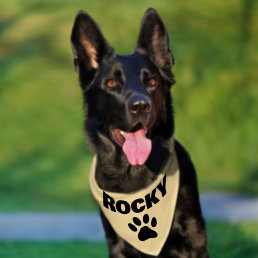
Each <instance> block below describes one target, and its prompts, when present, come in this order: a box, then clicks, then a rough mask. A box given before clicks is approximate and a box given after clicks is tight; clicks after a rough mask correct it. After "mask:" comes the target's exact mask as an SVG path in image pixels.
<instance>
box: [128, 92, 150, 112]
mask: <svg viewBox="0 0 258 258" xmlns="http://www.w3.org/2000/svg"><path fill="white" fill-rule="evenodd" d="M129 109H130V111H131V113H133V114H144V113H148V112H150V111H151V102H150V100H149V99H148V98H147V97H145V96H135V97H133V98H132V99H131V100H130V102H129Z"/></svg>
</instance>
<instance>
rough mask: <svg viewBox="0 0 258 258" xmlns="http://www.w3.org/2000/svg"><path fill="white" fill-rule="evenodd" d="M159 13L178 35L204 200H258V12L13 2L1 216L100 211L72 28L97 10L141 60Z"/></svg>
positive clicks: (118, 45) (0, 87)
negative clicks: (227, 196) (148, 27)
mask: <svg viewBox="0 0 258 258" xmlns="http://www.w3.org/2000/svg"><path fill="white" fill-rule="evenodd" d="M250 3H251V8H250V6H249V4H250ZM150 6H153V7H154V8H156V9H158V11H159V12H160V14H161V16H162V18H163V19H164V22H165V23H166V26H167V28H168V32H169V35H170V42H171V48H172V50H173V53H174V56H175V59H176V65H175V68H174V73H175V75H176V80H177V84H176V85H175V86H174V87H173V89H172V94H173V96H174V108H175V122H176V137H177V138H178V139H179V140H180V141H181V142H182V144H183V145H184V146H185V147H186V148H187V149H188V151H189V152H190V153H191V156H192V159H193V161H194V164H195V166H196V168H197V171H198V176H199V185H200V189H201V191H208V190H227V191H241V192H244V193H247V194H252V195H256V196H257V195H258V163H257V157H258V149H257V145H258V137H257V128H258V120H257V117H258V102H257V97H258V90H257V89H258V88H257V87H256V86H257V82H258V77H257V69H256V67H257V64H258V47H257V46H258V38H257V33H256V32H257V30H258V22H257V19H258V15H257V13H258V4H257V2H255V1H252V0H248V1H239V0H229V1H222V0H218V1H216V2H213V1H204V0H197V1H195V2H194V3H193V1H190V0H185V1H177V2H174V1H170V0H163V1H154V0H143V1H140V2H139V1H136V0H132V1H125V0H121V1H119V2H117V1H114V0H111V1H90V0H88V1H85V0H83V1H82V0H77V1H74V2H71V1H68V0H64V1H61V0H56V1H50V0H47V1H32V0H26V1H19V0H12V1H4V2H2V3H1V10H0V35H1V41H0V126H1V127H0V128H1V129H0V210H92V209H95V206H94V202H93V199H92V197H91V196H90V194H89V189H88V183H87V178H88V170H89V166H90V160H91V157H92V154H91V153H90V152H89V151H88V149H87V147H86V146H85V139H84V136H83V111H82V97H81V92H80V89H79V86H78V83H77V75H76V74H75V72H74V69H73V65H72V58H73V57H72V51H71V48H70V42H69V36H70V32H71V27H72V24H73V20H74V17H75V14H76V12H77V11H78V10H79V9H84V10H87V11H88V12H89V13H90V14H91V15H92V16H93V17H94V18H95V19H96V20H97V21H98V23H99V25H100V27H101V28H102V30H103V32H104V34H105V35H106V37H107V39H108V40H109V42H110V44H111V45H113V46H114V47H115V49H116V51H117V52H118V53H120V54H127V53H131V52H132V50H133V48H134V45H135V40H136V38H137V33H138V29H139V23H140V19H141V17H142V15H143V13H144V11H145V10H146V9H147V8H148V7H150ZM246 13H247V17H251V18H250V19H247V18H245V15H246Z"/></svg>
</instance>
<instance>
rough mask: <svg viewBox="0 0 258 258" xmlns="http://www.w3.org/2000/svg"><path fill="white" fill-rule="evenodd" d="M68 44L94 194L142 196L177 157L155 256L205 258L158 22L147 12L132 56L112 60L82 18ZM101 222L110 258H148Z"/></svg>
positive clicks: (194, 181) (203, 233)
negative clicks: (168, 219)
mask: <svg viewBox="0 0 258 258" xmlns="http://www.w3.org/2000/svg"><path fill="white" fill-rule="evenodd" d="M71 42H72V48H73V53H74V65H75V69H76V71H77V72H78V74H79V80H80V85H81V88H82V92H83V97H84V104H85V110H86V121H85V130H86V134H87V136H88V140H89V142H90V144H91V147H92V149H93V151H94V152H95V153H96V155H97V166H96V181H97V183H98V185H99V187H100V188H101V189H103V190H105V191H110V192H117V193H131V192H134V191H137V190H140V189H143V188H145V187H147V186H148V185H150V184H151V183H152V182H153V181H154V180H155V179H156V178H157V176H158V175H159V173H160V171H161V170H162V168H163V167H164V165H165V164H166V162H167V160H168V157H169V155H170V153H172V152H173V151H174V150H175V151H176V155H177V159H178V164H179V169H180V181H179V191H178V198H177V203H176V210H175V214H174V219H173V223H172V226H171V228H170V232H169V234H168V237H167V240H166V242H165V244H164V246H163V248H162V250H161V252H160V254H159V256H158V257H163V258H168V257H180V258H183V257H208V253H207V248H206V245H207V236H206V231H205V223H204V220H203V217H202V213H201V208H200V202H199V195H198V189H197V179H196V173H195V169H194V167H193V164H192V162H191V160H190V157H189V155H188V153H187V152H186V151H185V150H184V148H183V147H182V146H181V145H180V144H179V143H178V142H177V141H175V140H174V138H173V133H174V119H173V110H172V100H171V95H170V88H171V85H173V84H174V83H175V81H174V76H173V74H172V72H171V68H172V65H173V63H174V59H173V56H172V54H171V51H170V49H169V41H168V34H167V31H166V28H165V26H164V24H163V22H162V20H161V18H160V16H159V15H158V13H157V12H156V11H155V10H154V9H149V10H147V12H146V13H145V15H144V17H143V20H142V23H141V27H140V33H139V36H138V40H137V44H136V47H135V53H134V54H132V55H128V56H121V55H116V54H115V53H114V51H113V49H112V48H111V47H110V46H109V44H108V42H107V41H106V39H105V38H104V37H103V35H102V33H101V31H100V29H99V27H98V25H97V24H96V23H95V21H94V20H93V19H92V18H91V17H90V16H89V15H88V14H87V13H85V12H83V11H80V12H79V13H78V14H77V16H76V19H75V22H74V26H73V30H72V35H71ZM101 218H102V222H103V225H104V228H105V231H106V237H107V241H108V247H109V253H110V257H114V258H115V257H117V258H118V257H121V258H122V257H129V258H133V257H137V258H139V257H154V256H151V255H147V254H144V253H142V252H140V251H138V250H137V249H135V248H134V247H132V246H131V245H130V244H129V243H127V242H126V241H125V240H124V239H122V238H121V237H120V236H119V235H118V234H117V233H116V232H115V231H114V229H113V228H112V226H111V225H110V223H109V221H108V220H107V218H106V217H105V215H104V214H103V212H101ZM147 219H148V218H147ZM136 222H137V221H136ZM152 223H153V224H156V221H152ZM129 226H130V225H129ZM132 230H133V229H132ZM153 237H155V236H153Z"/></svg>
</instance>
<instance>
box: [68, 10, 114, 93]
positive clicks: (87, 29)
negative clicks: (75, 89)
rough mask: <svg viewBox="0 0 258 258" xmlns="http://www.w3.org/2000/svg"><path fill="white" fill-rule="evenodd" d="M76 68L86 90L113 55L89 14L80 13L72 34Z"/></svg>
mask: <svg viewBox="0 0 258 258" xmlns="http://www.w3.org/2000/svg"><path fill="white" fill-rule="evenodd" d="M71 43H72V50H73V54H74V67H75V70H76V72H78V73H79V77H80V83H81V87H82V88H83V89H86V88H87V86H88V85H89V84H90V82H91V81H92V79H93V78H94V74H95V72H96V71H97V69H98V68H99V67H100V65H101V64H102V63H103V62H105V60H107V59H108V58H109V57H111V56H112V55H113V49H112V48H111V47H110V46H109V44H108V42H107V40H106V39H105V37H104V36H103V34H102V33H101V31H100V29H99V26H98V25H97V23H96V22H95V21H94V20H93V19H92V18H91V16H90V15H89V14H87V13H86V12H84V11H79V12H78V13H77V15H76V17H75V21H74V25H73V29H72V34H71Z"/></svg>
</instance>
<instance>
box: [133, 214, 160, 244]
mask: <svg viewBox="0 0 258 258" xmlns="http://www.w3.org/2000/svg"><path fill="white" fill-rule="evenodd" d="M133 222H134V224H135V225H136V226H139V227H141V228H140V231H139V233H138V239H139V240H140V241H145V240H148V239H149V238H155V237H157V236H158V234H157V232H156V231H154V230H152V229H151V228H150V227H148V226H147V225H145V226H143V225H142V222H141V220H140V219H138V218H137V217H133ZM143 222H144V224H148V223H149V215H148V214H145V215H144V216H143ZM134 224H131V223H128V227H129V228H130V229H131V230H132V231H134V232H137V230H138V229H137V227H136V226H135V225H134ZM150 224H151V227H153V228H155V227H156V226H157V220H156V218H155V217H153V218H152V220H151V223H150Z"/></svg>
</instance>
